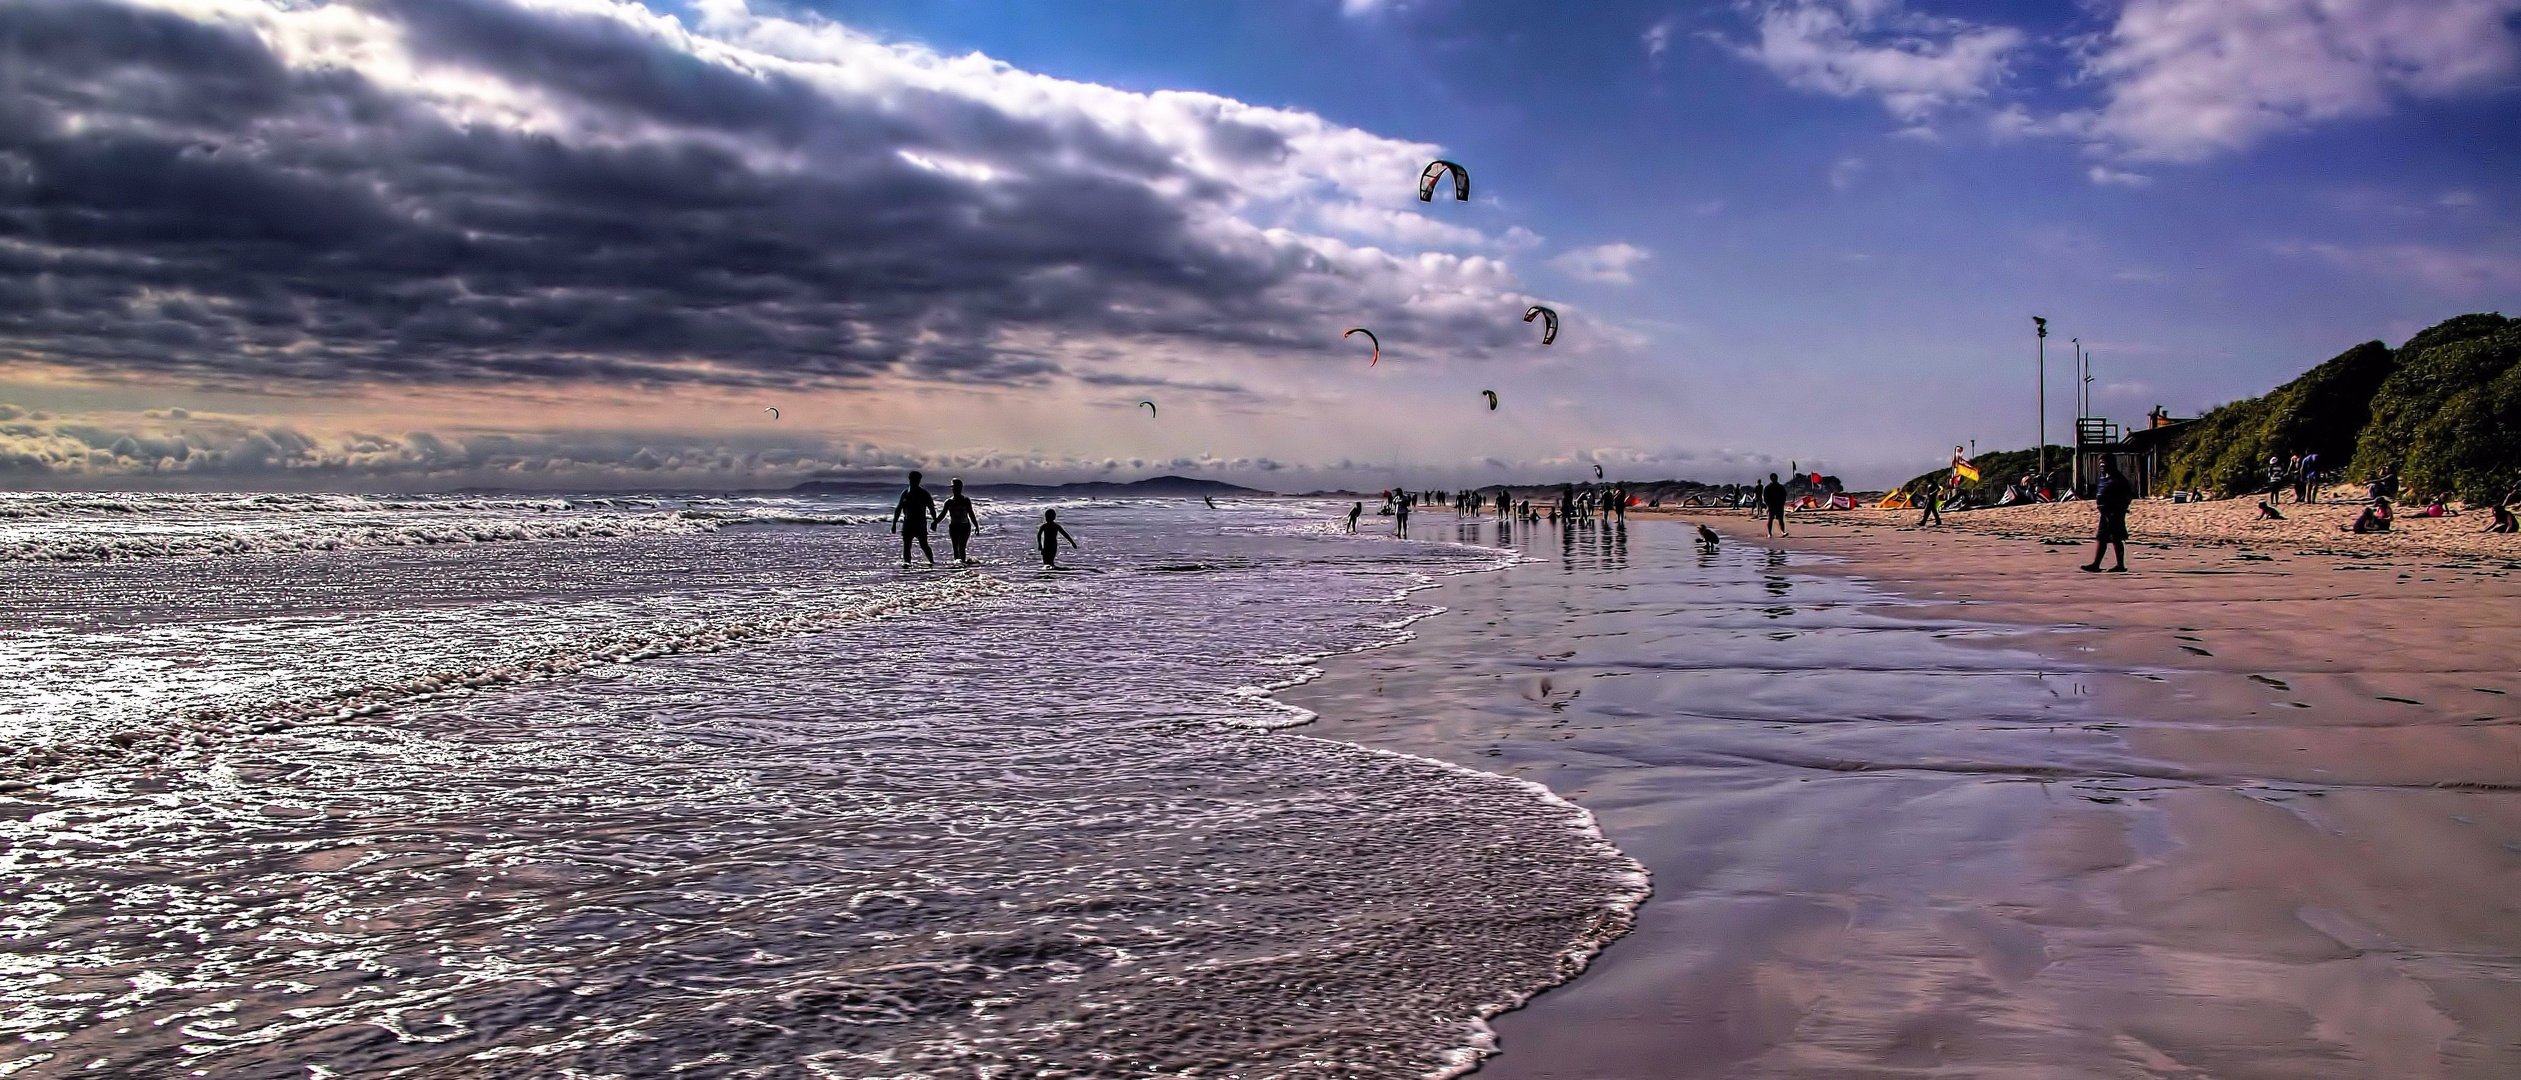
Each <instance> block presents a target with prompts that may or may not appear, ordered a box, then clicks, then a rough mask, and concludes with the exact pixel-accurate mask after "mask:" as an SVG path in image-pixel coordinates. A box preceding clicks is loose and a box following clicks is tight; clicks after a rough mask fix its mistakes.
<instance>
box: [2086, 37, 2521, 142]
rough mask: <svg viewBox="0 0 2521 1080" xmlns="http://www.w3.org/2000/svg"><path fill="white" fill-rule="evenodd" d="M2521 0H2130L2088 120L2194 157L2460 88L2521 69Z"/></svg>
mask: <svg viewBox="0 0 2521 1080" xmlns="http://www.w3.org/2000/svg"><path fill="white" fill-rule="evenodd" d="M2516 11H2521V0H2129V2H2128V3H2127V4H2126V6H2125V7H2124V8H2122V9H2120V12H2119V17H2118V21H2117V24H2116V25H2115V26H2113V27H2112V28H2111V29H2110V30H2109V32H2108V33H2107V34H2106V35H2105V36H2104V37H2103V38H2102V40H2101V42H2100V44H2099V46H2098V48H2097V51H2095V52H2094V53H2093V54H2092V56H2091V57H2090V59H2089V60H2088V62H2087V64H2086V74H2087V75H2088V76H2089V77H2090V78H2092V79H2094V80H2096V81H2098V82H2099V83H2101V84H2102V85H2104V86H2105V87H2106V91H2105V92H2106V95H2107V98H2108V101H2107V103H2106V104H2105V105H2103V106H2102V107H2101V108H2100V109H2099V110H2097V111H2096V112H2093V113H2090V114H2088V115H2087V116H2086V117H2085V118H2084V121H2083V122H2084V123H2085V124H2086V126H2088V129H2089V130H2090V132H2091V133H2092V134H2093V135H2095V136H2097V137H2098V138H2099V139H2100V140H2101V141H2102V142H2103V143H2104V144H2105V145H2106V146H2107V147H2109V148H2111V149H2115V150H2117V151H2120V152H2123V153H2125V154H2127V155H2128V156H2130V157H2133V158H2138V159H2150V160H2164V161H2194V160H2198V159H2201V158H2205V157H2208V156H2210V155H2213V154H2215V153H2219V152H2223V151H2229V150H2235V149H2240V148H2242V147H2246V146H2249V145H2251V144H2252V143H2255V142H2257V141H2258V140H2260V139H2262V138H2265V137H2267V136H2269V135H2271V134H2275V133H2277V132H2282V131H2287V130H2291V129H2294V128H2297V127H2300V126H2302V125H2304V124H2306V123H2310V122H2313V121H2320V120H2332V119H2338V118H2344V117H2354V116H2371V115H2377V114H2380V113H2383V112H2386V111H2388V109H2389V107H2390V104H2391V101H2392V99H2393V98H2395V97H2398V96H2400V95H2406V96H2413V97H2428V98H2447V97H2453V96H2456V95H2460V94H2464V93H2470V92H2474V91H2480V90H2486V89H2492V88H2496V87H2501V86H2505V85H2508V84H2509V83H2510V81H2511V80H2512V78H2513V76H2514V73H2515V71H2516V70H2521V59H2517V57H2521V50H2516V47H2515V42H2514V38H2513V33H2512V28H2511V26H2510V25H2509V22H2508V20H2509V19H2510V18H2511V16H2512V15H2513V14H2514V13H2515V12H2516Z"/></svg>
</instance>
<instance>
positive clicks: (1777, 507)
mask: <svg viewBox="0 0 2521 1080" xmlns="http://www.w3.org/2000/svg"><path fill="white" fill-rule="evenodd" d="M1759 505H1760V508H1761V509H1762V510H1765V511H1767V512H1768V526H1767V528H1768V535H1770V536H1784V535H1786V485H1784V484H1780V483H1778V482H1777V474H1776V473H1770V474H1768V484H1767V486H1765V487H1762V488H1760V489H1759Z"/></svg>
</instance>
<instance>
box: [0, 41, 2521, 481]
mask: <svg viewBox="0 0 2521 1080" xmlns="http://www.w3.org/2000/svg"><path fill="white" fill-rule="evenodd" d="M2517 30H2521V0H2086V2H2081V3H2076V2H2067V0H2058V2H2050V3H2028V2H2020V3H1996V2H1991V0H1907V2H1903V0H1740V2H1720V3H1696V4H1688V3H1683V4H1676V3H1628V2H1625V0H1596V2H1591V3H1585V4H1577V5H1569V4H1538V3H1531V4H1512V3H1491V2H1481V0H1282V2H1272V3H1248V4H1222V3H1221V4H1182V3H1178V2H1169V0H1149V2H1144V3H1141V2H1136V0H1098V2H1095V3H1091V4H1084V3H1080V4H1068V5H1050V4H1042V3H1015V2H1006V3H1000V2H987V0H937V2H928V3H915V2H909V0H864V2H861V0H819V2H797V3H780V2H775V0H689V2H673V0H651V2H650V3H649V4H647V5H646V6H642V5H640V4H636V3H629V2H615V0H358V2H351V3H324V2H321V0H286V2H281V0H10V2H7V3H4V4H0V484H7V485H10V486H64V485H79V486H99V485H115V486H119V485H150V486H168V485H181V486H230V487H330V488H355V489H367V488H422V487H444V486H458V485H500V486H517V487H590V486H593V487H611V486H635V487H672V486H707V487H720V486H755V485H768V484H784V483H787V482H791V481H793V480H796V479H800V478H803V477H807V476H813V475H838V476H872V475H889V474H890V473H891V472H892V471H893V470H896V469H898V468H900V467H901V466H904V465H907V464H925V465H927V466H929V467H930V468H931V469H932V470H944V471H955V472H960V473H962V474H964V475H967V476H973V477H976V478H993V479H1028V480H1061V479H1085V478H1119V479H1128V478H1135V477H1137V476H1143V475H1152V474H1155V473H1158V472H1189V473H1195V474H1199V475H1207V476H1213V477H1217V478H1220V479H1227V480H1234V481H1239V482H1245V483H1252V484H1255V485H1258V486H1265V487H1273V488H1278V489H1282V490H1296V489H1303V488H1311V487H1320V486H1332V485H1342V484H1351V485H1363V486H1369V487H1380V486H1386V485H1388V484H1389V483H1391V482H1392V481H1393V479H1394V478H1396V477H1398V478H1402V479H1406V480H1408V481H1410V482H1413V483H1417V484H1421V485H1436V484H1454V483H1468V482H1486V481H1491V480H1500V479H1514V480H1546V479H1558V478H1563V477H1571V476H1574V475H1576V474H1578V473H1579V472H1588V473H1589V471H1590V470H1589V468H1588V467H1587V466H1588V464H1589V463H1591V462H1602V463H1605V464H1606V466H1607V467H1608V468H1610V469H1611V470H1612V471H1613V472H1615V473H1617V474H1619V475H1624V476H1629V477H1632V478H1640V479H1642V478H1650V477H1664V476H1683V477H1697V478H1701V479H1706V480H1710V481H1725V480H1735V479H1741V478H1744V477H1747V476H1749V475H1750V474H1752V473H1754V472H1765V471H1768V470H1771V469H1778V468H1782V467H1784V466H1785V465H1786V464H1787V463H1788V462H1796V463H1799V464H1801V465H1802V466H1803V467H1805V468H1814V467H1818V468H1821V469H1824V470H1827V471H1831V472H1835V473H1838V474H1840V475H1843V476H1845V477H1846V478H1848V479H1849V480H1850V481H1854V482H1857V483H1876V484H1878V483H1884V482H1890V481H1895V480H1897V479H1900V478H1902V477H1905V476H1907V475H1909V474H1911V473H1913V472H1916V471H1919V470H1921V469H1924V468H1927V467H1930V466H1932V465H1933V464H1934V463H1935V462H1936V461H1937V460H1938V459H1939V458H1941V457H1942V456H1943V455H1944V454H1946V453H1948V452H1949V447H1950V446H1951V445H1952V444H1954V443H1956V442H1964V441H1971V440H1975V441H1976V442H1978V443H1979V444H1980V445H1982V446H1985V447H1988V448H1996V447H2013V446H2025V445H2028V444H2029V443H2030V441H2031V439H2032V436H2033V430H2034V425H2035V423H2036V422H2037V420H2038V417H2037V414H2036V410H2035V409H2034V406H2033V400H2034V390H2035V387H2036V380H2035V375H2034V373H2035V370H2036V368H2035V361H2034V351H2033V349H2034V344H2033V338H2032V336H2031V332H2030V322H2029V316H2030V315H2032V314H2040V315H2044V316H2047V317H2048V318H2049V319H2050V322H2051V325H2052V327H2053V328H2054V332H2055V336H2054V337H2052V338H2051V339H2050V346H2051V347H2050V349H2049V353H2050V355H2049V377H2050V395H2049V396H2050V410H2049V413H2050V428H2049V430H2050V433H2051V435H2052V437H2053V438H2054V437H2058V435H2059V432H2061V431H2062V429H2063V428H2064V426H2065V425H2066V423H2067V421H2068V417H2070V416H2071V415H2072V406H2071V396H2072V381H2071V380H2072V376H2071V374H2070V373H2069V369H2070V367H2071V353H2072V349H2073V348H2074V346H2073V345H2072V344H2071V343H2070V342H2069V339H2071V338H2078V337H2079V338H2080V339H2081V341H2082V343H2083V345H2084V346H2085V347H2087V348H2088V349H2090V350H2091V351H2092V352H2093V353H2094V355H2095V363H2094V368H2093V370H2094V374H2095V380H2094V382H2093V383H2092V394H2093V399H2094V403H2095V406H2096V411H2098V412H2100V413H2101V414H2104V415H2107V416H2110V417H2112V418H2115V419H2120V420H2132V419H2136V418H2139V417H2141V416H2142V415H2143V414H2144V412H2145V411H2146V410H2147V409H2149V408H2150V407H2152V406H2154V405H2156V404H2160V405H2164V406H2167V407H2169V408H2170V409H2171V410H2172V411H2173V412H2175V413H2179V414H2183V415H2186V414H2192V413H2194V412H2196V411H2198V410H2200V409H2202V408H2203V407H2205V406H2208V405H2211V404H2214V403H2216V402H2219V401H2223V400H2228V399H2231V398H2233V397H2238V396H2243V395H2247V394H2252V393H2257V392H2259V391H2261V390H2264V389H2265V388H2267V387H2268V386H2269V385H2271V384H2273V383H2275V382H2278V381H2281V380H2283V379H2284V378H2287V377H2289V376H2290V375H2292V374H2294V373H2296V372H2298V371H2300V370H2301V369H2303V368H2306V367H2308V366H2310V365H2311V364H2313V363H2316V362H2318V361H2319V360H2321V359H2324V358H2326V357H2328V356H2330V355H2332V354H2334V353H2336V352H2339V351H2341V350H2343V349H2345V348H2346V347H2348V346H2350V345H2352V344H2354V343H2356V342H2359V341H2363V340H2367V339H2371V338H2381V339H2385V340H2388V341H2391V342H2392V343H2396V342H2397V341H2399V340H2401V339H2403V338H2405V337H2406V336H2407V335H2408V334H2409V333H2411V332H2413V331H2414V330H2416V329H2418V328H2421V327H2423V326H2425V325H2428V324H2431V323H2433V322H2436V321H2439V320H2441V319H2443V318H2446V317H2448V316H2451V315H2454V314H2459V313H2462V312H2468V311H2481V310H2495V309H2500V310H2504V311H2507V312H2511V311H2521V107H2517V106H2521V48H2516V41H2515V36H2516V31H2517ZM1439 156H1440V157H1446V158H1450V159H1453V160H1457V161H1460V162H1462V163H1463V164H1464V165H1466V166H1467V167H1468V168H1469V169H1470V172H1471V176H1472V178H1473V184H1472V194H1473V196H1474V197H1473V199H1472V200H1471V201H1469V202H1457V201H1455V200H1454V199H1452V198H1451V197H1450V193H1449V191H1446V192H1440V193H1439V195H1438V197H1437V199H1436V200H1435V201H1433V202H1430V203H1421V202H1420V201H1418V199H1417V189H1416V179H1417V175H1418V172H1419V169H1420V167H1421V166H1422V165H1424V164H1425V163H1426V162H1427V161H1428V160H1429V159H1431V158H1435V157H1439ZM1534 303H1542V304H1548V305H1551V306H1553V307H1555V308H1556V309H1557V311H1558V312H1559V313H1560V314H1561V316H1562V319H1563V328H1562V329H1561V331H1560V333H1559V336H1558V339H1557V342H1556V343H1555V344H1552V345H1548V346H1543V345H1542V344H1540V334H1539V330H1538V328H1537V327H1536V326H1534V325H1531V324H1527V323H1524V322H1523V321H1521V316H1522V314H1523V312H1524V311H1525V309H1526V308H1527V307H1528V306H1529V305H1531V304H1534ZM1352 326H1366V327H1371V328H1372V329H1373V330H1374V331H1375V333H1376V334H1377V335H1379V337H1380V339H1381V341H1382V343H1383V350H1382V359H1381V361H1380V362H1378V363H1375V364H1373V365H1372V366H1369V365H1368V364H1367V359H1368V347H1367V346H1366V344H1365V342H1364V339H1363V338H1362V337H1357V338H1343V337H1342V336H1341V332H1342V331H1343V330H1345V329H1347V328H1348V327H1352ZM1483 389H1494V390H1496V391H1497V392H1498V393H1499V394H1500V396H1501V399H1502V401H1503V407H1502V408H1500V409H1499V410H1497V411H1495V412H1490V411H1488V409H1487V408H1486V406H1485V404H1484V402H1483V401H1482V399H1481V398H1480V396H1479V391H1481V390H1483ZM1141 400H1148V401H1153V402H1156V403H1157V404H1158V405H1159V410H1158V414H1157V415H1156V416H1154V417H1150V416H1148V415H1147V410H1145V409H1143V408H1140V407H1138V405H1137V403H1138V402H1140V401H1141ZM771 408H777V409H778V410H779V415H778V416H777V418H775V419H774V418H773V417H772V416H771V415H770V414H769V413H768V412H767V411H766V410H768V409H771Z"/></svg>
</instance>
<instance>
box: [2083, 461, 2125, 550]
mask: <svg viewBox="0 0 2521 1080" xmlns="http://www.w3.org/2000/svg"><path fill="white" fill-rule="evenodd" d="M2092 501H2093V502H2094V503H2095V504H2097V505H2098V506H2099V507H2100V508H2101V528H2100V531H2099V532H2097V533H2095V534H2093V540H2092V561H2091V562H2088V563H2085V564H2084V565H2083V566H2082V567H2080V568H2079V569H2082V570H2084V571H2086V572H2089V573H2099V572H2101V553H2102V551H2103V550H2105V549H2108V548H2111V547H2113V546H2114V547H2115V548H2116V549H2117V551H2118V565H2116V566H2113V567H2110V568H2109V571H2108V572H2109V573H2113V574H2124V573H2126V572H2127V506H2128V504H2129V503H2132V502H2135V501H2136V486H2135V485H2133V484H2130V483H2128V482H2127V479H2126V478H2125V477H2122V476H2120V475H2118V465H2117V464H2116V463H2114V462H2112V461H2111V460H2110V459H2108V458H2106V457H2105V458H2102V459H2101V484H2100V486H2099V487H2097V488H2094V489H2093V491H2092Z"/></svg>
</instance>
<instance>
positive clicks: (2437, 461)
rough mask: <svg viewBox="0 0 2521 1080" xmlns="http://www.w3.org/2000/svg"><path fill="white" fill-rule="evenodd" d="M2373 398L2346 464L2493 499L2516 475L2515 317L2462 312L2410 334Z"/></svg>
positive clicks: (2519, 365)
mask: <svg viewBox="0 0 2521 1080" xmlns="http://www.w3.org/2000/svg"><path fill="white" fill-rule="evenodd" d="M2398 355H2399V364H2398V371H2397V372H2396V373H2395V374H2392V375H2391V376H2390V378H2389V380H2388V381H2386V382H2384V383H2382V384H2381V386H2380V389H2379V392H2378V393H2376V394H2374V395H2373V397H2372V406H2371V423H2370V424H2368V425H2367V426H2365V427H2364V429H2363V437H2362V438H2361V439H2360V440H2359V441H2358V443H2357V445H2356V448H2355V461H2354V466H2353V469H2352V472H2353V474H2354V475H2356V476H2358V477H2363V476H2370V475H2372V474H2374V473H2377V472H2379V471H2380V469H2381V467H2382V466H2385V465H2386V466H2389V467H2391V468H2394V469H2397V470H2398V473H2399V477H2400V485H2401V488H2402V490H2404V491H2405V492H2406V493H2407V494H2409V495H2411V496H2434V495H2442V496H2455V497H2458V498H2462V499H2467V500H2469V501H2472V502H2483V501H2486V500H2490V499H2494V498H2498V497H2500V496H2502V495H2503V494H2504V492H2506V491H2508V490H2510V489H2511V487H2512V485H2513V484H2514V483H2515V482H2516V481H2517V480H2521V475H2516V474H2521V320H2516V319H2507V318H2504V317H2503V316H2501V315H2463V316H2461V317H2459V318H2457V319H2452V320H2450V321H2449V322H2445V323H2443V324H2442V325H2440V326H2436V327H2434V328H2432V329H2430V330H2427V331H2425V332H2424V333H2421V334H2418V335H2416V336H2415V337H2413V338H2410V339H2409V340H2408V342H2407V344H2406V345H2405V346H2404V347H2402V348H2400V349H2399V354H2398Z"/></svg>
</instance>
